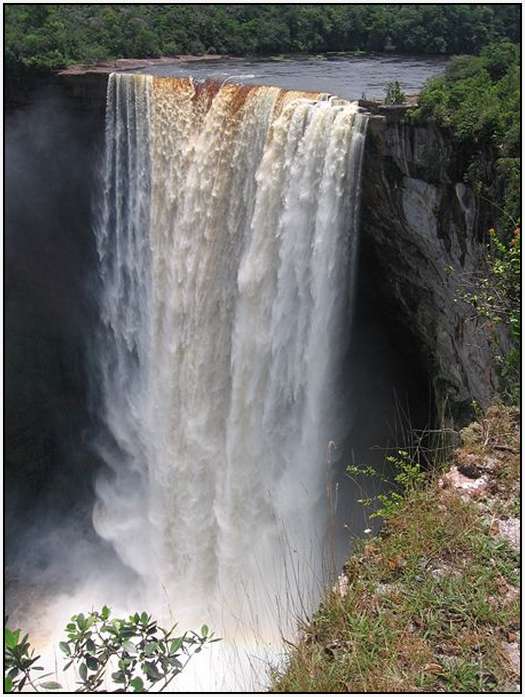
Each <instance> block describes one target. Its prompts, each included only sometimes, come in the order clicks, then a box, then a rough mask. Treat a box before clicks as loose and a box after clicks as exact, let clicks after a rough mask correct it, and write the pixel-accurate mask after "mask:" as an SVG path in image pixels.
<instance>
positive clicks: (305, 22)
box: [4, 4, 521, 72]
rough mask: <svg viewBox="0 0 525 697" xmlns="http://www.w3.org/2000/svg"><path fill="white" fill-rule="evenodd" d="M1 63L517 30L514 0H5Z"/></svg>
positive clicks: (372, 45)
mask: <svg viewBox="0 0 525 697" xmlns="http://www.w3.org/2000/svg"><path fill="white" fill-rule="evenodd" d="M4 13H5V60H6V66H7V69H8V71H12V72H16V71H17V70H23V69H30V70H37V71H39V70H42V71H48V70H54V69H59V68H63V67H65V66H67V65H71V64H73V63H95V62H98V61H104V60H110V59H116V58H146V57H158V56H171V55H177V54H179V55H180V54H196V55H199V54H204V53H218V54H230V55H238V56H239V55H272V54H283V53H326V52H339V51H341V52H343V51H371V52H382V51H385V50H386V51H395V52H397V53H407V54H418V53H419V54H458V53H463V54H464V53H478V52H479V51H480V50H481V49H482V48H483V47H484V46H485V45H487V44H489V43H490V42H492V41H494V40H498V39H503V38H506V39H510V40H511V41H514V42H516V41H519V40H520V26H521V21H520V6H519V5H518V4H502V5H483V4H480V5H452V4H439V5H437V4H436V5H270V4H261V5H179V4H170V5H141V4H124V5H105V4H104V5H102V4H100V5H95V4H78V5H75V4H63V5H30V4H20V5H7V6H5V7H4Z"/></svg>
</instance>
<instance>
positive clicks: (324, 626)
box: [272, 406, 520, 693]
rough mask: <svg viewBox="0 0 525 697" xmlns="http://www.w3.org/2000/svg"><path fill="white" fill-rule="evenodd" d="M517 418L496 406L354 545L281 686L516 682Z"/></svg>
mask: <svg viewBox="0 0 525 697" xmlns="http://www.w3.org/2000/svg"><path fill="white" fill-rule="evenodd" d="M519 419H520V415H519V412H518V411H517V410H516V409H513V408H508V407H502V406H498V407H492V408H490V409H489V410H488V411H487V413H486V415H484V416H482V417H481V416H480V418H479V420H478V421H477V422H475V423H473V424H471V426H469V427H468V428H467V429H464V430H463V431H462V432H461V435H462V447H461V448H460V449H458V450H456V451H455V452H454V455H453V458H452V459H451V462H450V463H449V466H450V465H451V464H453V467H452V469H451V470H450V471H449V472H448V473H444V472H443V471H442V472H433V473H429V474H427V476H426V481H424V482H421V483H420V484H419V485H417V486H412V487H411V488H410V490H409V491H407V493H406V495H405V497H404V499H403V501H402V502H398V505H396V506H395V507H394V508H393V509H392V511H391V512H390V513H385V516H386V519H385V526H384V529H383V531H382V533H381V534H380V535H379V536H378V537H376V538H372V539H370V540H368V541H365V542H360V543H358V546H357V550H356V551H355V553H354V554H353V556H352V557H351V558H350V559H349V561H348V562H347V563H346V565H345V567H344V570H343V573H342V575H341V576H340V577H339V579H338V582H337V584H336V585H335V586H334V588H333V589H332V590H331V591H329V592H328V593H327V595H326V597H325V599H324V601H323V603H322V604H321V606H320V608H319V610H318V611H317V613H316V614H315V615H314V617H313V618H312V619H311V620H310V621H307V622H305V623H304V624H303V626H302V628H301V629H302V638H301V640H300V642H299V643H298V644H297V645H296V646H295V647H293V648H292V649H290V651H289V656H288V664H287V666H286V667H285V669H283V670H281V671H276V672H275V673H274V675H273V684H272V690H273V691H278V692H281V691H282V692H325V693H330V692H405V693H409V692H415V691H420V692H474V693H476V692H504V691H508V690H511V691H518V690H519V686H518V685H517V680H518V672H519V646H518V643H517V642H518V639H517V636H518V630H519V621H520V610H519V590H518V584H519V561H518V550H519V532H517V530H519V527H518V526H519V521H518V520H517V516H518V515H519V504H520V499H519V491H518V481H519V480H518V478H519Z"/></svg>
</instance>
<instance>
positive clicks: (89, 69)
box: [57, 54, 231, 76]
mask: <svg viewBox="0 0 525 697" xmlns="http://www.w3.org/2000/svg"><path fill="white" fill-rule="evenodd" d="M230 58H231V56H225V55H219V54H204V55H202V56H196V55H192V54H188V55H177V56H162V57H161V58H117V59H115V60H110V61H100V62H98V63H95V64H92V65H90V64H86V63H78V64H76V65H70V66H69V67H67V68H64V69H63V70H59V71H57V74H58V75H65V76H70V75H86V74H89V73H97V74H100V73H102V74H104V75H105V74H109V73H113V72H126V71H128V70H141V69H143V68H151V67H157V66H161V65H177V63H193V62H195V61H216V60H228V59H230Z"/></svg>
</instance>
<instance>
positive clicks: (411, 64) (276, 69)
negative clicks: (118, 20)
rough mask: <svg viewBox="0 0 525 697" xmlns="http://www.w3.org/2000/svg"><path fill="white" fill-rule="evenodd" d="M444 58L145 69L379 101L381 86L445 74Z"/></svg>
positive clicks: (418, 83) (408, 88)
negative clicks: (392, 82) (395, 81)
mask: <svg viewBox="0 0 525 697" xmlns="http://www.w3.org/2000/svg"><path fill="white" fill-rule="evenodd" d="M447 62H448V57H446V56H444V57H441V56H396V55H387V56H385V55H367V56H334V57H328V58H324V57H315V56H310V57H292V58H282V59H273V60H272V59H262V60H257V59H245V58H227V59H224V60H221V59H217V60H213V61H194V62H191V63H181V62H178V63H173V64H171V65H160V66H154V67H148V68H144V69H143V70H141V71H139V72H144V73H152V74H155V75H170V76H180V77H183V76H188V75H192V76H193V77H195V78H200V79H206V78H211V79H214V80H226V79H228V78H229V79H231V80H232V82H237V83H242V84H244V83H246V84H258V85H275V86H277V87H284V88H286V89H296V90H311V91H314V92H317V91H319V92H329V93H331V94H336V95H337V96H339V97H344V98H345V99H360V98H367V99H381V98H383V97H384V96H385V85H386V84H387V83H388V82H391V81H393V80H398V81H399V83H400V84H401V88H402V89H403V91H404V92H405V93H407V94H414V93H417V92H419V91H420V90H421V87H422V86H423V83H424V82H425V81H426V80H427V79H428V78H430V77H433V76H434V75H437V74H439V73H441V72H443V70H444V69H445V66H446V64H447Z"/></svg>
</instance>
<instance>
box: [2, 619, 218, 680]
mask: <svg viewBox="0 0 525 697" xmlns="http://www.w3.org/2000/svg"><path fill="white" fill-rule="evenodd" d="M176 626H177V625H174V626H173V627H172V628H171V629H169V630H166V629H163V628H162V627H160V626H159V624H158V622H157V621H156V620H154V619H153V618H152V617H151V615H148V613H146V612H143V613H142V614H140V615H139V614H138V613H135V614H134V615H130V616H129V618H127V619H125V618H117V617H115V618H112V619H111V610H110V609H109V608H108V607H103V608H102V610H100V611H93V612H90V613H88V614H87V615H84V614H79V615H74V616H73V617H72V618H71V621H70V622H69V624H68V625H67V626H66V640H65V641H61V642H60V644H59V647H60V650H61V651H62V653H63V654H64V655H65V660H66V664H65V665H64V672H65V671H67V670H69V668H71V666H75V667H76V669H77V673H78V676H79V678H80V687H79V688H78V689H77V690H76V692H105V691H106V690H105V688H103V683H104V682H105V680H106V679H107V673H108V671H110V670H111V671H112V672H111V680H112V682H113V684H114V686H115V687H116V690H115V691H117V692H131V691H133V692H149V691H157V692H162V691H163V690H165V689H166V688H167V687H168V686H169V684H170V683H171V682H172V680H173V679H174V678H175V677H176V676H177V675H179V674H180V673H181V672H182V670H183V669H184V667H185V666H186V665H187V663H188V661H189V660H190V659H191V657H192V656H193V655H194V654H197V653H200V651H201V650H202V648H203V647H204V646H205V644H207V643H213V642H216V641H220V639H216V638H214V636H213V633H210V631H209V629H208V627H207V626H206V625H203V626H202V627H201V630H200V633H197V632H193V631H191V632H184V634H182V635H180V636H176V635H175V629H176ZM20 633H21V632H20V630H19V629H17V630H16V631H12V630H10V629H9V628H6V629H5V640H4V664H5V670H6V674H5V676H4V691H5V692H15V691H16V692H21V691H22V690H23V689H27V687H28V686H29V687H31V688H33V690H34V691H39V690H40V689H43V690H59V689H61V685H60V684H59V683H56V682H44V678H46V677H48V676H49V675H50V674H47V675H40V673H38V674H37V673H36V672H35V671H42V670H43V668H42V667H41V666H38V665H36V663H37V661H38V659H39V658H40V656H35V655H34V654H35V652H34V649H31V646H30V643H29V639H28V635H27V634H26V635H25V636H24V637H23V638H22V639H20Z"/></svg>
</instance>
